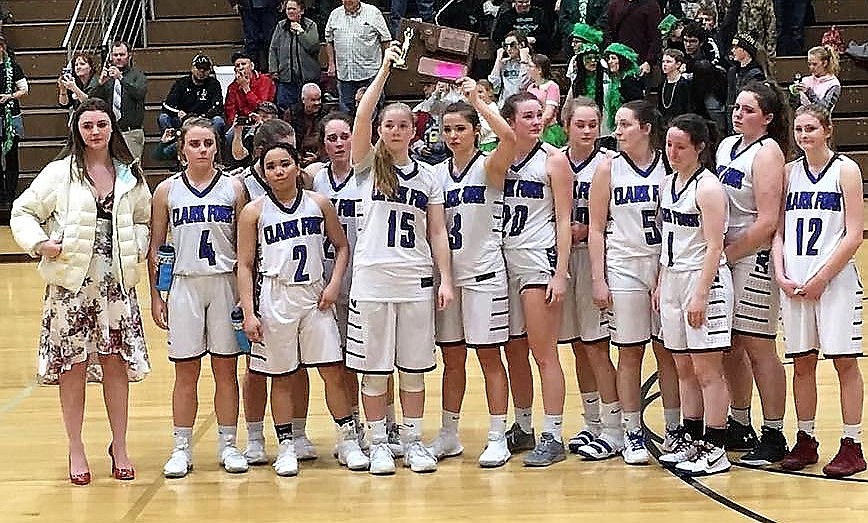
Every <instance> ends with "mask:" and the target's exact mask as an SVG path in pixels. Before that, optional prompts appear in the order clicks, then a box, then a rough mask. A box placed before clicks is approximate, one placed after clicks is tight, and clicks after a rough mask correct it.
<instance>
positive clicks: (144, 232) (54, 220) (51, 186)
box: [9, 156, 151, 292]
mask: <svg viewBox="0 0 868 523" xmlns="http://www.w3.org/2000/svg"><path fill="white" fill-rule="evenodd" d="M114 166H115V187H114V204H113V206H112V272H113V274H114V276H115V278H116V279H117V280H118V281H119V282H121V284H122V285H123V287H124V288H125V289H131V288H133V287H134V286H135V285H136V282H138V281H139V274H138V269H137V265H138V263H139V262H140V261H142V260H144V259H145V257H146V255H147V252H148V236H149V228H148V224H149V222H150V218H151V192H150V190H149V189H148V185H147V183H145V182H144V181H141V182H139V181H138V180H136V178H135V176H133V174H132V172H131V171H130V167H129V166H128V165H125V164H122V163H118V162H117V161H115V164H114ZM96 218H97V208H96V200H95V199H94V197H93V193H92V192H91V190H90V187H89V186H88V184H87V182H85V181H83V180H82V177H81V176H78V167H77V166H76V164H75V162H74V161H72V156H67V157H65V158H62V159H60V160H55V161H53V162H51V163H49V164H48V165H46V166H45V168H44V169H42V172H40V173H39V175H38V176H37V177H36V178H35V179H34V180H33V182H32V183H31V184H30V187H28V188H27V189H26V190H25V191H24V192H23V193H22V194H21V196H19V197H18V199H16V200H15V202H14V203H13V204H12V217H11V220H10V223H9V224H10V226H11V227H12V235H13V236H14V237H15V241H16V242H18V245H20V246H21V248H22V249H24V250H25V251H27V252H28V253H30V255H31V256H33V257H34V258H35V257H37V256H38V255H37V253H36V248H37V246H38V245H39V243H40V242H43V241H46V240H48V239H49V238H52V239H62V241H63V248H62V251H61V253H60V255H59V256H58V257H57V258H53V259H51V258H46V257H43V258H42V260H41V261H40V262H39V268H38V270H39V274H40V275H41V276H42V278H43V279H44V280H45V281H46V282H47V283H49V284H53V285H59V286H61V287H64V288H66V289H69V290H71V291H73V292H77V291H78V290H79V289H80V288H81V285H82V283H83V282H84V278H85V275H86V274H87V269H88V266H89V265H90V260H91V257H92V256H93V247H94V241H95V238H96Z"/></svg>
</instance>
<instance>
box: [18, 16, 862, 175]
mask: <svg viewBox="0 0 868 523" xmlns="http://www.w3.org/2000/svg"><path fill="white" fill-rule="evenodd" d="M75 3H76V2H75V0H9V1H8V4H9V6H10V8H11V9H12V10H13V12H14V13H15V23H14V24H10V25H7V26H5V27H4V29H3V30H4V33H5V34H6V36H7V38H8V39H9V42H10V45H11V46H12V47H13V48H14V49H15V54H16V59H17V61H18V63H19V64H21V67H22V68H23V69H24V73H25V74H26V75H27V77H28V79H29V81H30V86H31V87H30V94H29V95H28V96H27V97H26V98H24V99H23V100H22V106H23V108H24V125H25V132H26V138H25V140H24V141H23V142H22V143H21V148H20V157H21V178H20V181H19V189H22V188H23V187H26V186H27V185H28V184H29V183H30V181H31V180H32V178H33V177H34V176H35V175H36V173H38V172H39V170H40V169H41V168H42V167H43V166H44V165H45V164H46V163H47V162H48V161H50V160H51V159H53V158H54V157H55V156H56V155H57V153H58V151H59V150H60V148H61V146H62V144H63V140H64V138H65V137H66V135H67V119H68V113H67V111H66V110H64V109H60V108H58V107H57V87H56V80H57V76H58V74H59V72H60V71H61V69H62V67H63V66H64V65H65V62H66V51H65V50H64V49H62V48H61V47H60V46H61V42H62V40H63V36H64V33H65V31H66V29H67V25H68V21H69V20H70V19H71V17H72V13H73V10H74V8H75ZM153 4H154V13H153V15H154V20H152V21H148V25H147V39H148V45H147V46H146V47H145V48H141V49H135V50H134V55H133V60H134V62H135V65H136V67H137V68H139V69H140V70H142V71H144V72H145V73H146V74H147V76H148V95H147V100H146V114H145V125H144V127H145V134H146V137H147V143H146V147H145V153H144V155H143V158H142V161H143V165H144V167H145V169H146V173H147V176H148V180H149V182H150V183H151V184H152V185H154V184H156V183H157V182H159V181H160V180H162V179H163V178H164V177H165V176H166V174H167V165H166V164H163V163H160V162H157V161H154V160H152V159H151V152H152V150H153V148H154V147H155V144H156V143H157V142H158V141H159V129H158V127H157V115H158V114H159V108H160V104H161V103H162V100H163V98H164V97H165V95H166V94H167V93H168V91H169V87H170V86H171V84H172V82H173V81H174V80H175V78H177V77H178V76H180V75H183V74H186V73H189V70H190V60H191V58H192V57H193V56H194V55H195V54H196V53H198V52H204V53H207V54H208V55H210V56H211V57H212V58H213V59H214V60H215V62H216V63H217V64H228V63H229V57H230V55H231V54H232V52H233V50H235V49H237V48H238V47H240V46H241V42H242V30H241V22H240V20H239V19H238V17H237V16H236V15H235V14H234V13H233V11H232V9H231V8H230V7H229V4H228V2H226V0H183V1H178V0H154V2H153ZM814 7H815V10H816V14H817V16H816V17H817V24H819V25H817V26H814V27H809V28H807V30H806V41H807V42H808V43H809V45H813V44H814V43H816V42H819V39H820V36H821V35H822V34H823V32H824V31H826V30H827V29H828V28H829V27H830V26H831V25H832V24H836V25H837V26H838V28H839V30H840V31H841V35H842V37H843V38H844V41H845V42H846V41H849V40H856V41H858V42H863V41H866V40H868V2H866V1H865V0H814ZM82 23H87V21H83V22H82ZM493 55H494V48H493V47H492V45H491V42H490V41H489V40H488V39H487V38H482V39H481V41H480V44H479V45H478V46H477V56H478V57H480V58H490V57H493ZM322 57H323V64H324V63H325V60H324V57H325V53H324V52H323V53H322ZM841 65H842V71H841V74H840V78H841V81H842V83H843V84H844V88H843V94H842V97H841V100H840V101H839V103H838V106H837V108H836V113H835V126H836V131H835V133H836V137H837V140H836V143H837V146H838V148H839V149H840V150H842V151H846V152H847V153H848V154H849V155H851V157H853V158H854V159H856V160H857V161H858V162H859V163H860V165H861V166H862V171H863V173H866V176H868V68H866V67H865V66H864V65H858V64H856V63H854V62H853V61H851V60H849V59H846V58H843V59H842V63H841ZM564 69H565V63H564V61H563V58H561V59H560V60H559V61H556V62H555V73H556V75H557V76H559V77H563V73H564ZM776 71H777V77H778V78H779V79H780V80H781V81H782V82H784V83H786V81H787V80H788V79H792V78H793V75H794V74H795V73H796V72H800V73H803V74H804V73H806V71H807V65H806V58H805V57H804V56H799V57H781V58H778V60H777V62H776ZM419 98H421V93H420V94H419Z"/></svg>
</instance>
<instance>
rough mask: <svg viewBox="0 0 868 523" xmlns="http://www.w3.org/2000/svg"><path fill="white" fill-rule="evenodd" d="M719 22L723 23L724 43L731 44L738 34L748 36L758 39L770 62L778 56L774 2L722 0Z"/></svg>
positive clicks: (759, 47) (719, 9)
mask: <svg viewBox="0 0 868 523" xmlns="http://www.w3.org/2000/svg"><path fill="white" fill-rule="evenodd" d="M718 20H722V21H723V22H721V31H720V32H721V35H720V39H721V41H722V42H724V43H729V42H731V41H732V39H733V38H734V37H735V35H736V34H748V35H751V36H753V37H754V38H756V42H757V48H758V49H764V50H765V52H766V56H767V57H768V58H769V60H770V61H772V60H774V59H775V56H777V53H776V49H777V38H778V37H777V27H776V23H777V22H776V19H775V9H774V5H773V4H772V0H720V4H719V8H718ZM770 65H771V63H770Z"/></svg>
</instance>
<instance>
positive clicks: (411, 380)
mask: <svg viewBox="0 0 868 523" xmlns="http://www.w3.org/2000/svg"><path fill="white" fill-rule="evenodd" d="M398 389H399V390H402V391H404V392H424V391H425V374H423V373H421V372H404V371H402V370H399V371H398Z"/></svg>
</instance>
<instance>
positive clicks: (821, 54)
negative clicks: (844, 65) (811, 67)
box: [808, 45, 841, 76]
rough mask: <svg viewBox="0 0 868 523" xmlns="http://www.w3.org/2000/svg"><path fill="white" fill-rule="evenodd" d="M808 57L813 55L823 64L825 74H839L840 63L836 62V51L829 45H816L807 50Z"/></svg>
mask: <svg viewBox="0 0 868 523" xmlns="http://www.w3.org/2000/svg"><path fill="white" fill-rule="evenodd" d="M808 55H809V56H810V55H813V56H816V57H817V58H819V59H820V60H822V61H823V62H824V68H825V69H826V73H827V74H831V75H832V76H838V73H840V72H841V63H840V61H839V60H838V51H836V50H835V48H834V47H832V46H830V45H818V46H816V47H812V48H811V49H809V50H808Z"/></svg>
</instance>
